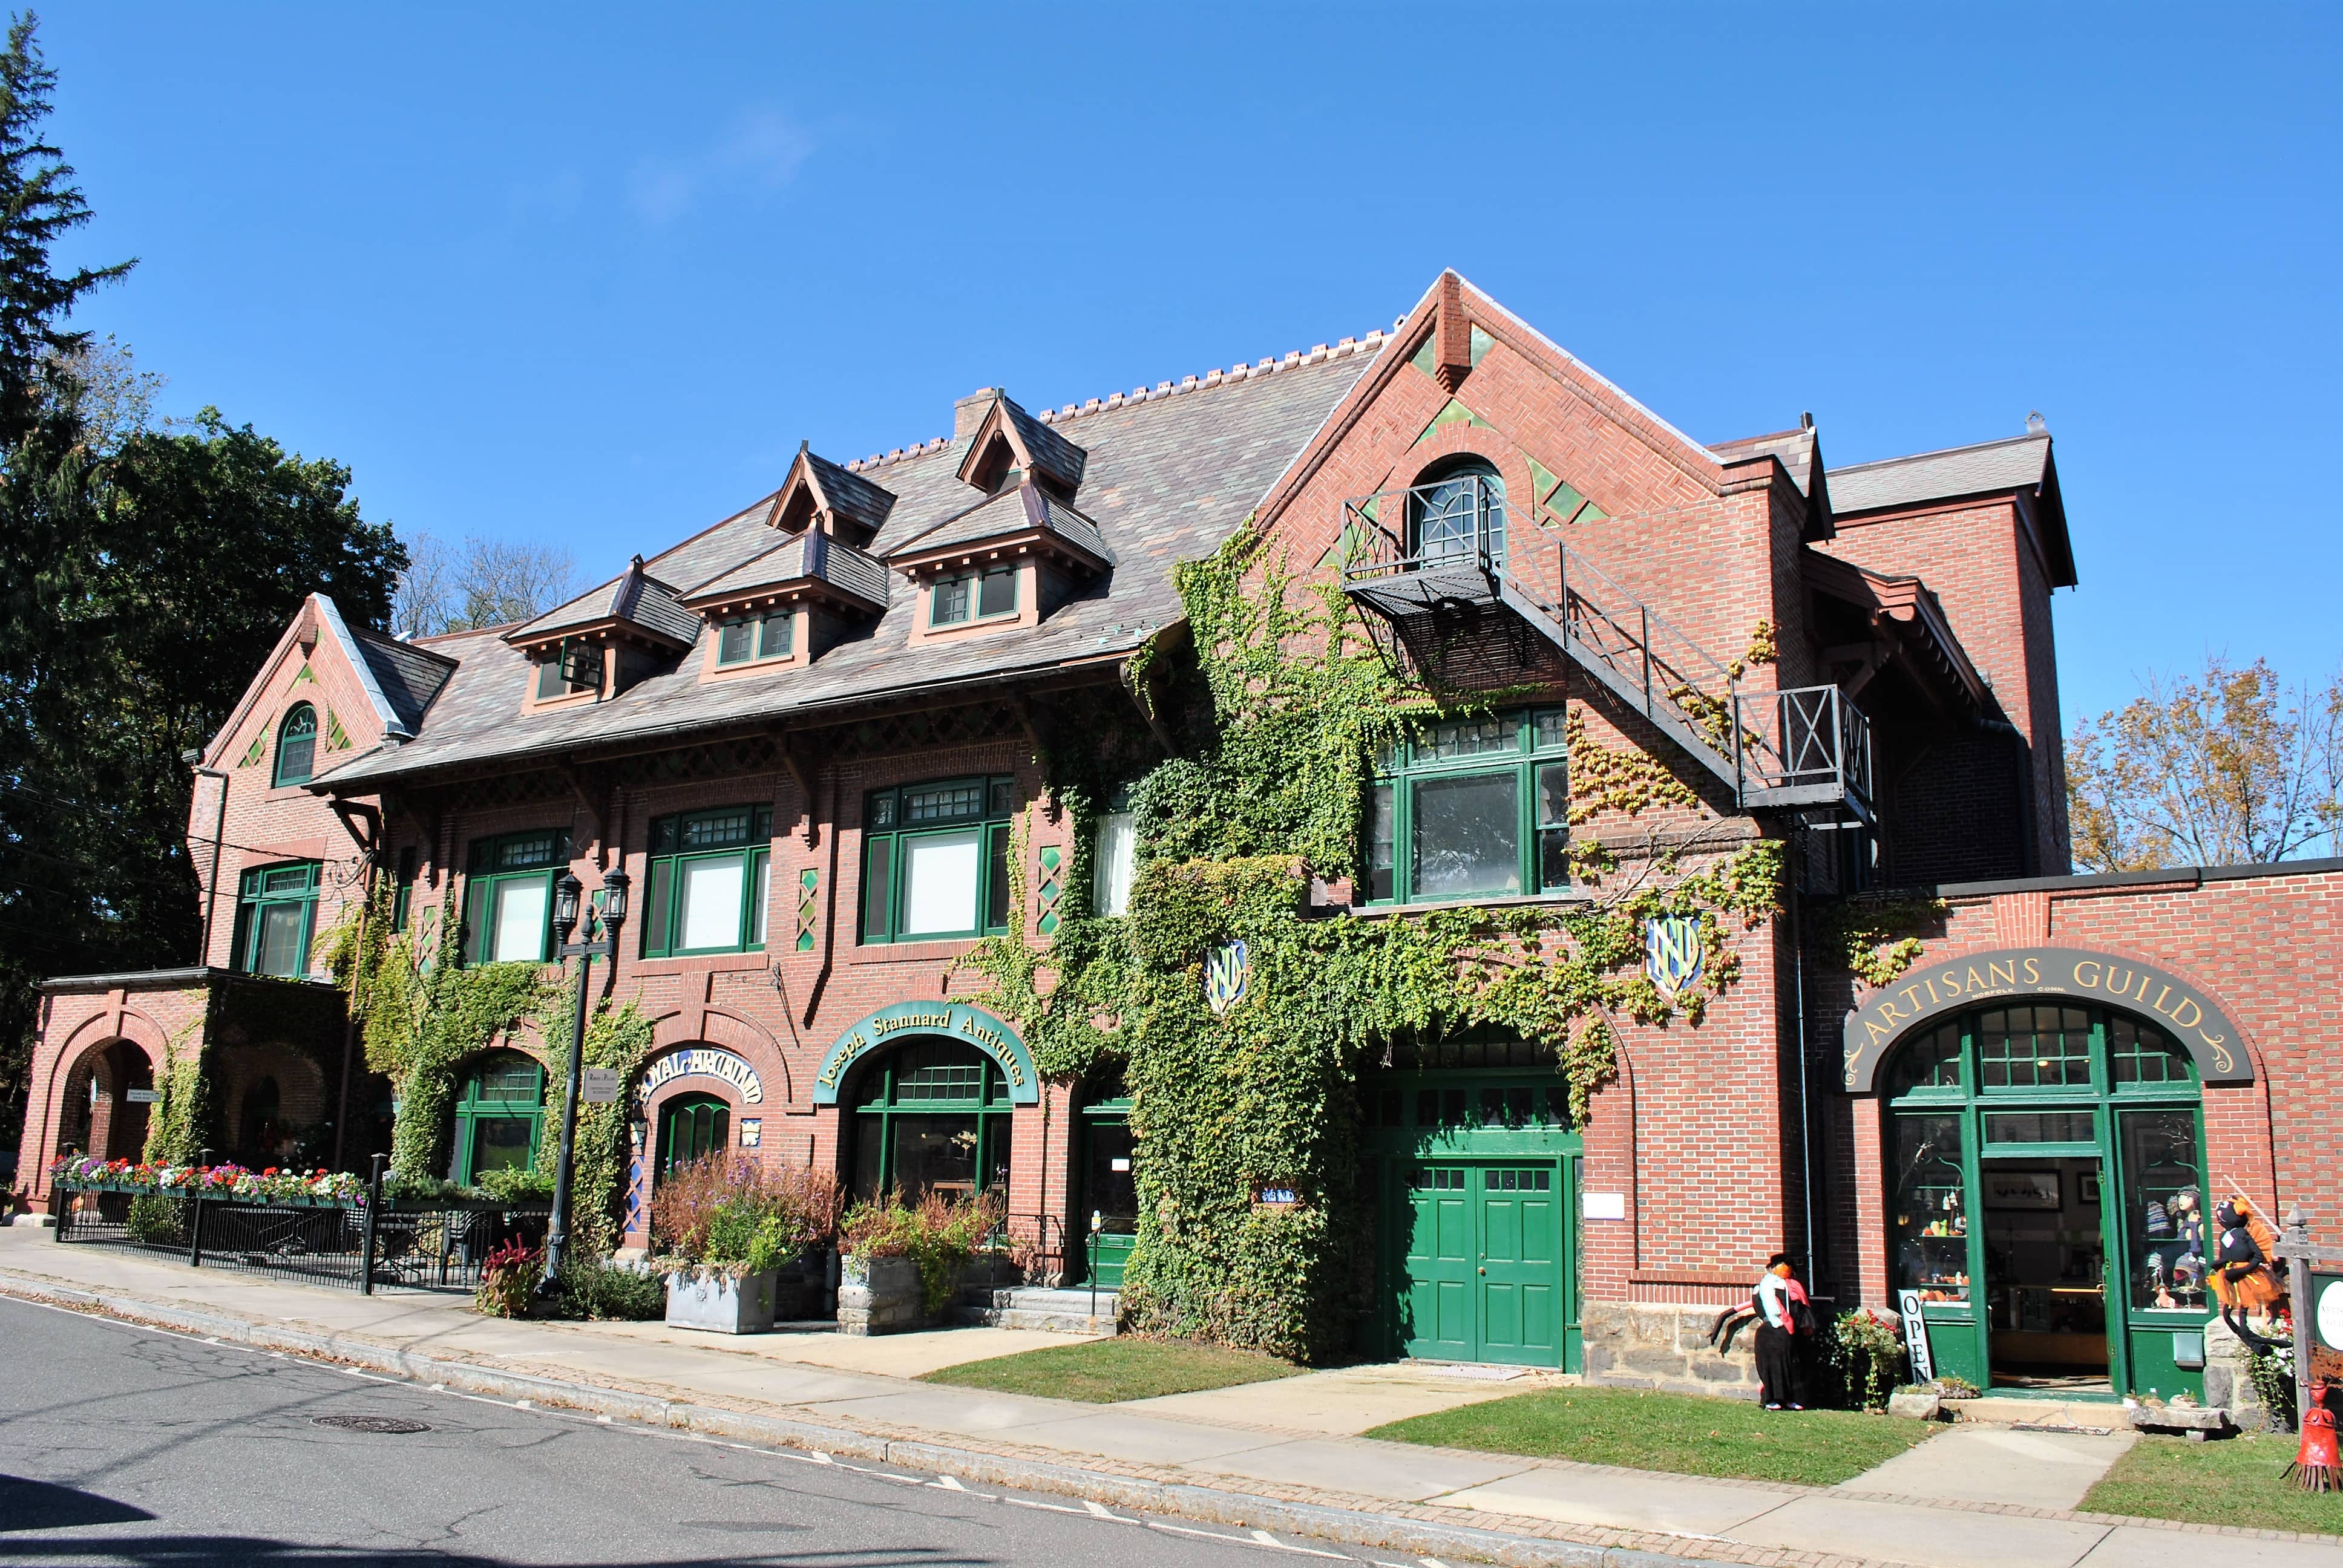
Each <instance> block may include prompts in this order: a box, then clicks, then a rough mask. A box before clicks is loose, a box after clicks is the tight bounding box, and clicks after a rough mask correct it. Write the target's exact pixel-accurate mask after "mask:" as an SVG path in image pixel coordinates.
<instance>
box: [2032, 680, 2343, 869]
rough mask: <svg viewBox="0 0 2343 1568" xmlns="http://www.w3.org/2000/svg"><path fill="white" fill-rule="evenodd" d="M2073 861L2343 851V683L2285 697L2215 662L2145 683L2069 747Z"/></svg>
mask: <svg viewBox="0 0 2343 1568" xmlns="http://www.w3.org/2000/svg"><path fill="white" fill-rule="evenodd" d="M2066 769H2067V812H2068V820H2069V824H2070V826H2071V828H2072V830H2073V838H2074V846H2075V860H2076V863H2077V867H2078V868H2079V869H2083V870H2087V871H2136V870H2148V869H2155V868H2157V867H2162V866H2226V865H2241V864H2248V863H2261V862H2267V861H2271V860H2286V859H2300V858H2303V857H2304V856H2306V855H2311V854H2316V853H2318V852H2320V851H2321V850H2322V849H2323V850H2324V851H2325V852H2327V853H2329V854H2336V853H2343V676H2338V677H2337V678H2335V679H2334V680H2332V681H2330V682H2329V683H2328V685H2327V686H2326V688H2325V689H2317V688H2314V687H2312V686H2310V685H2308V684H2307V683H2306V684H2302V685H2298V686H2295V687H2291V688H2289V687H2288V686H2287V685H2286V683H2285V682H2284V681H2283V680H2281V679H2280V678H2279V677H2278V672H2277V671H2276V670H2274V669H2272V668H2270V666H2269V663H2268V660H2266V659H2256V660H2255V661H2254V662H2253V663H2251V664H2249V665H2242V666H2241V665H2236V664H2232V663H2230V662H2229V661H2228V660H2227V658H2222V657H2220V656H2217V655H2216V656H2215V657H2213V658H2208V659H2207V660H2206V663H2205V670H2204V673H2203V675H2201V676H2200V677H2197V678H2194V679H2173V678H2165V677H2160V676H2156V677H2150V678H2149V679H2148V681H2147V690H2146V691H2144V692H2143V693H2142V694H2141V695H2140V696H2138V697H2137V698H2135V699H2132V700H2131V701H2130V702H2129V703H2127V704H2126V705H2125V706H2124V707H2122V708H2120V709H2114V710H2112V711H2109V712H2107V713H2103V714H2101V715H2099V717H2098V718H2097V719H2084V720H2083V721H2081V722H2080V723H2078V724H2077V725H2076V727H2075V731H2074V734H2073V736H2072V737H2071V738H2070V739H2068V740H2067V742H2066Z"/></svg>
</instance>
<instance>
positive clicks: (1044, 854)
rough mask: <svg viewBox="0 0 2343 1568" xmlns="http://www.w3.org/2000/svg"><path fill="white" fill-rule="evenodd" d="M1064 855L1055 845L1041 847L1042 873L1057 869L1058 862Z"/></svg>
mask: <svg viewBox="0 0 2343 1568" xmlns="http://www.w3.org/2000/svg"><path fill="white" fill-rule="evenodd" d="M1064 853H1065V851H1064V850H1062V849H1059V848H1058V846H1057V845H1055V844H1045V845H1043V846H1042V847H1041V869H1043V870H1044V871H1055V870H1056V869H1058V864H1059V861H1060V859H1061V857H1062V856H1063V855H1064Z"/></svg>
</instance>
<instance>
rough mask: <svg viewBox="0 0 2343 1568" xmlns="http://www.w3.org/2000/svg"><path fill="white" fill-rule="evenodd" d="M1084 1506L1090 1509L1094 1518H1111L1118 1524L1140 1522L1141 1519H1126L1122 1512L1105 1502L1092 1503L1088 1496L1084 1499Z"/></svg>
mask: <svg viewBox="0 0 2343 1568" xmlns="http://www.w3.org/2000/svg"><path fill="white" fill-rule="evenodd" d="M1082 1506H1083V1507H1084V1508H1087V1509H1089V1510H1090V1513H1091V1518H1092V1519H1111V1520H1113V1521H1114V1522H1115V1523H1117V1524H1137V1523H1140V1521H1138V1520H1136V1519H1125V1518H1124V1517H1123V1516H1122V1515H1121V1514H1120V1513H1115V1512H1114V1511H1113V1510H1111V1509H1110V1508H1109V1507H1107V1505H1106V1504H1105V1503H1092V1502H1091V1500H1090V1499H1089V1498H1087V1497H1085V1498H1083V1499H1082Z"/></svg>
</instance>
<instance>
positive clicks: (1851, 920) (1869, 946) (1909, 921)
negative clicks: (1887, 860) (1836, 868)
mask: <svg viewBox="0 0 2343 1568" xmlns="http://www.w3.org/2000/svg"><path fill="white" fill-rule="evenodd" d="M1945 915H1946V903H1945V900H1942V899H1916V898H1896V897H1887V898H1866V897H1862V896H1857V897H1855V898H1851V899H1843V900H1840V901H1839V902H1838V903H1836V904H1835V905H1833V906H1832V907H1831V908H1830V909H1829V910H1827V911H1826V912H1825V913H1824V914H1823V916H1822V917H1821V919H1820V920H1818V921H1817V922H1816V928H1815V936H1816V939H1817V941H1818V944H1819V945H1820V947H1821V949H1822V950H1823V951H1824V952H1825V953H1827V954H1831V955H1833V956H1835V957H1836V958H1837V959H1838V960H1839V961H1840V962H1842V963H1844V964H1845V966H1846V969H1847V972H1848V973H1850V974H1852V975H1854V976H1855V979H1857V980H1861V981H1862V982H1863V983H1864V984H1865V985H1867V986H1870V987H1873V988H1874V989H1876V988H1878V987H1880V986H1884V985H1885V984H1887V983H1888V982H1889V981H1891V980H1895V979H1896V978H1897V977H1898V976H1900V975H1902V974H1903V972H1904V971H1905V970H1908V969H1910V968H1911V967H1912V966H1913V965H1914V964H1915V963H1917V962H1918V961H1919V959H1920V953H1921V950H1922V946H1923V943H1922V940H1921V938H1920V936H1919V935H1918V933H1919V932H1920V931H1922V930H1929V929H1934V930H1940V931H1941V930H1943V929H1944V923H1945Z"/></svg>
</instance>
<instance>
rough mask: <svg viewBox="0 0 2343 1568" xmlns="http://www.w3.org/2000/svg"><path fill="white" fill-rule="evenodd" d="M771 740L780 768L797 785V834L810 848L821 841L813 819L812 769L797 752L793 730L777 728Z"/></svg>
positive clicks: (818, 824) (817, 826) (815, 821)
mask: <svg viewBox="0 0 2343 1568" xmlns="http://www.w3.org/2000/svg"><path fill="white" fill-rule="evenodd" d="M773 741H774V749H776V750H777V751H779V753H780V759H781V770H782V771H783V772H785V773H787V774H788V775H789V782H790V783H792V784H794V785H796V786H797V787H798V799H799V801H800V802H802V804H801V805H800V806H799V811H798V824H797V830H798V835H799V838H800V839H803V840H804V841H805V847H806V848H807V849H812V848H814V847H815V846H816V845H818V844H820V842H821V826H820V823H819V822H818V821H817V820H816V819H815V817H814V809H813V770H812V769H811V768H809V766H808V765H807V762H806V759H804V758H803V757H801V756H799V753H798V749H797V744H796V741H797V736H796V732H795V731H793V730H789V729H777V730H775V731H774V733H773Z"/></svg>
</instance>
